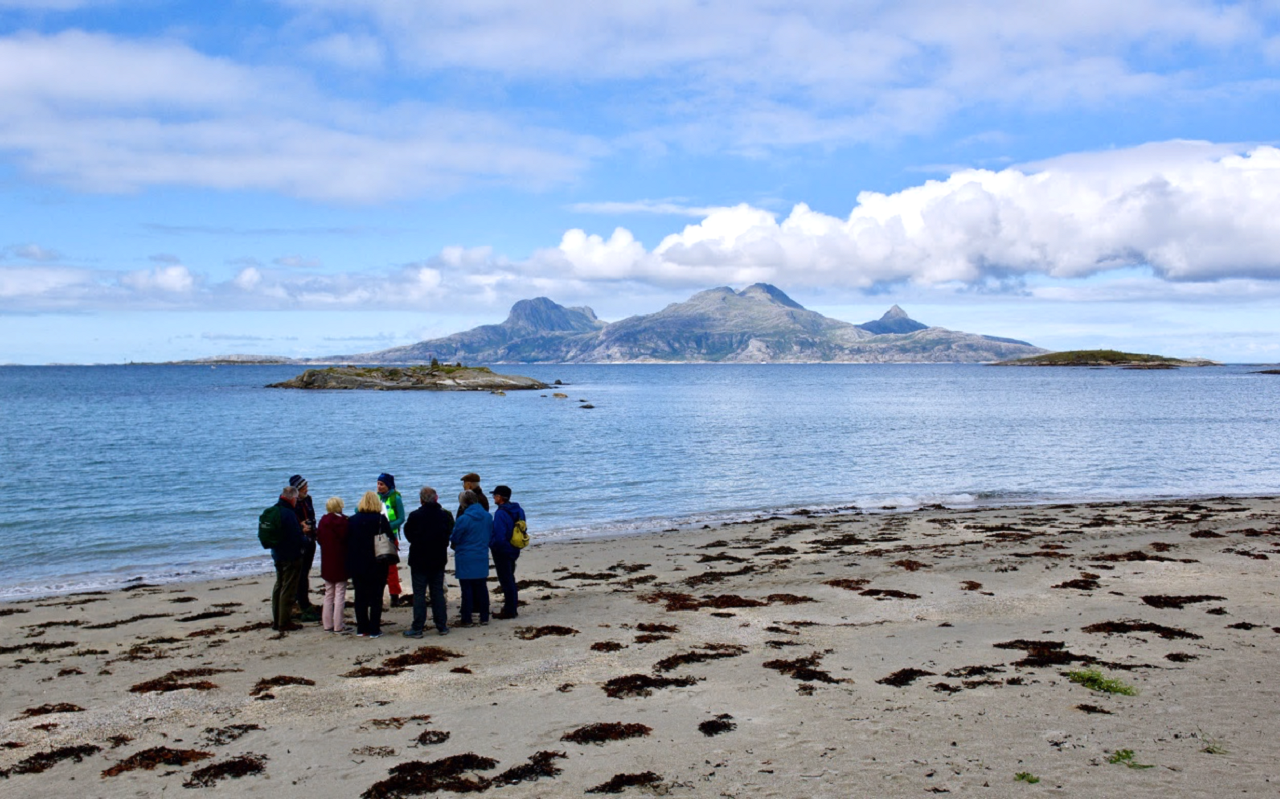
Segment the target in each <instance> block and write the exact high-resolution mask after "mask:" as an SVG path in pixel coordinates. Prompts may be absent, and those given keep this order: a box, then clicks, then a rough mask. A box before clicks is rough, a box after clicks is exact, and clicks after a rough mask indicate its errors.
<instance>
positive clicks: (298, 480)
mask: <svg viewBox="0 0 1280 799" xmlns="http://www.w3.org/2000/svg"><path fill="white" fill-rule="evenodd" d="M306 484H307V478H305V477H303V476H302V475H300V474H295V475H294V476H293V477H290V478H289V485H291V486H293V487H294V488H302V487H303V486H304V485H306Z"/></svg>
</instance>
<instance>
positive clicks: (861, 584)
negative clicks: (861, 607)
mask: <svg viewBox="0 0 1280 799" xmlns="http://www.w3.org/2000/svg"><path fill="white" fill-rule="evenodd" d="M822 584H823V585H829V586H831V587H832V588H843V589H844V590H846V591H860V590H862V589H863V588H866V587H867V586H868V585H870V584H871V581H870V580H864V579H862V578H861V577H856V578H855V577H840V578H837V579H835V580H824V581H823V583H822Z"/></svg>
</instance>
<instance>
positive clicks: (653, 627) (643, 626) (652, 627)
mask: <svg viewBox="0 0 1280 799" xmlns="http://www.w3.org/2000/svg"><path fill="white" fill-rule="evenodd" d="M636 629H637V630H639V631H640V632H642V633H678V632H680V628H679V627H677V626H676V625H674V624H652V623H650V622H643V621H642V622H640V623H639V624H637V625H636Z"/></svg>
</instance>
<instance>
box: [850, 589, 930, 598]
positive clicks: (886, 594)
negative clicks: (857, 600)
mask: <svg viewBox="0 0 1280 799" xmlns="http://www.w3.org/2000/svg"><path fill="white" fill-rule="evenodd" d="M859 594H860V595H861V596H869V597H874V598H875V599H876V601H883V600H886V599H919V598H920V595H919V594H910V593H907V592H906V591H898V590H895V589H893V588H868V589H867V590H865V591H860V592H859Z"/></svg>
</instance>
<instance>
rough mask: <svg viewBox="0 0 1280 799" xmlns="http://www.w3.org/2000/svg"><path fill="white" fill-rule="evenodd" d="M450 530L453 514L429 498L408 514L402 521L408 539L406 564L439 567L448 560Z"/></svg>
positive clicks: (425, 568) (430, 568) (426, 568)
mask: <svg viewBox="0 0 1280 799" xmlns="http://www.w3.org/2000/svg"><path fill="white" fill-rule="evenodd" d="M452 532H453V516H451V515H450V514H449V511H447V510H445V509H444V508H442V507H440V503H439V502H428V503H426V504H424V505H423V506H422V507H420V508H418V509H417V510H415V511H414V512H413V513H410V514H409V518H408V519H406V520H405V523H404V538H405V540H406V541H408V542H409V568H410V569H413V570H414V571H441V570H443V569H444V567H445V566H447V565H448V563H449V534H450V533H452Z"/></svg>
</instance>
